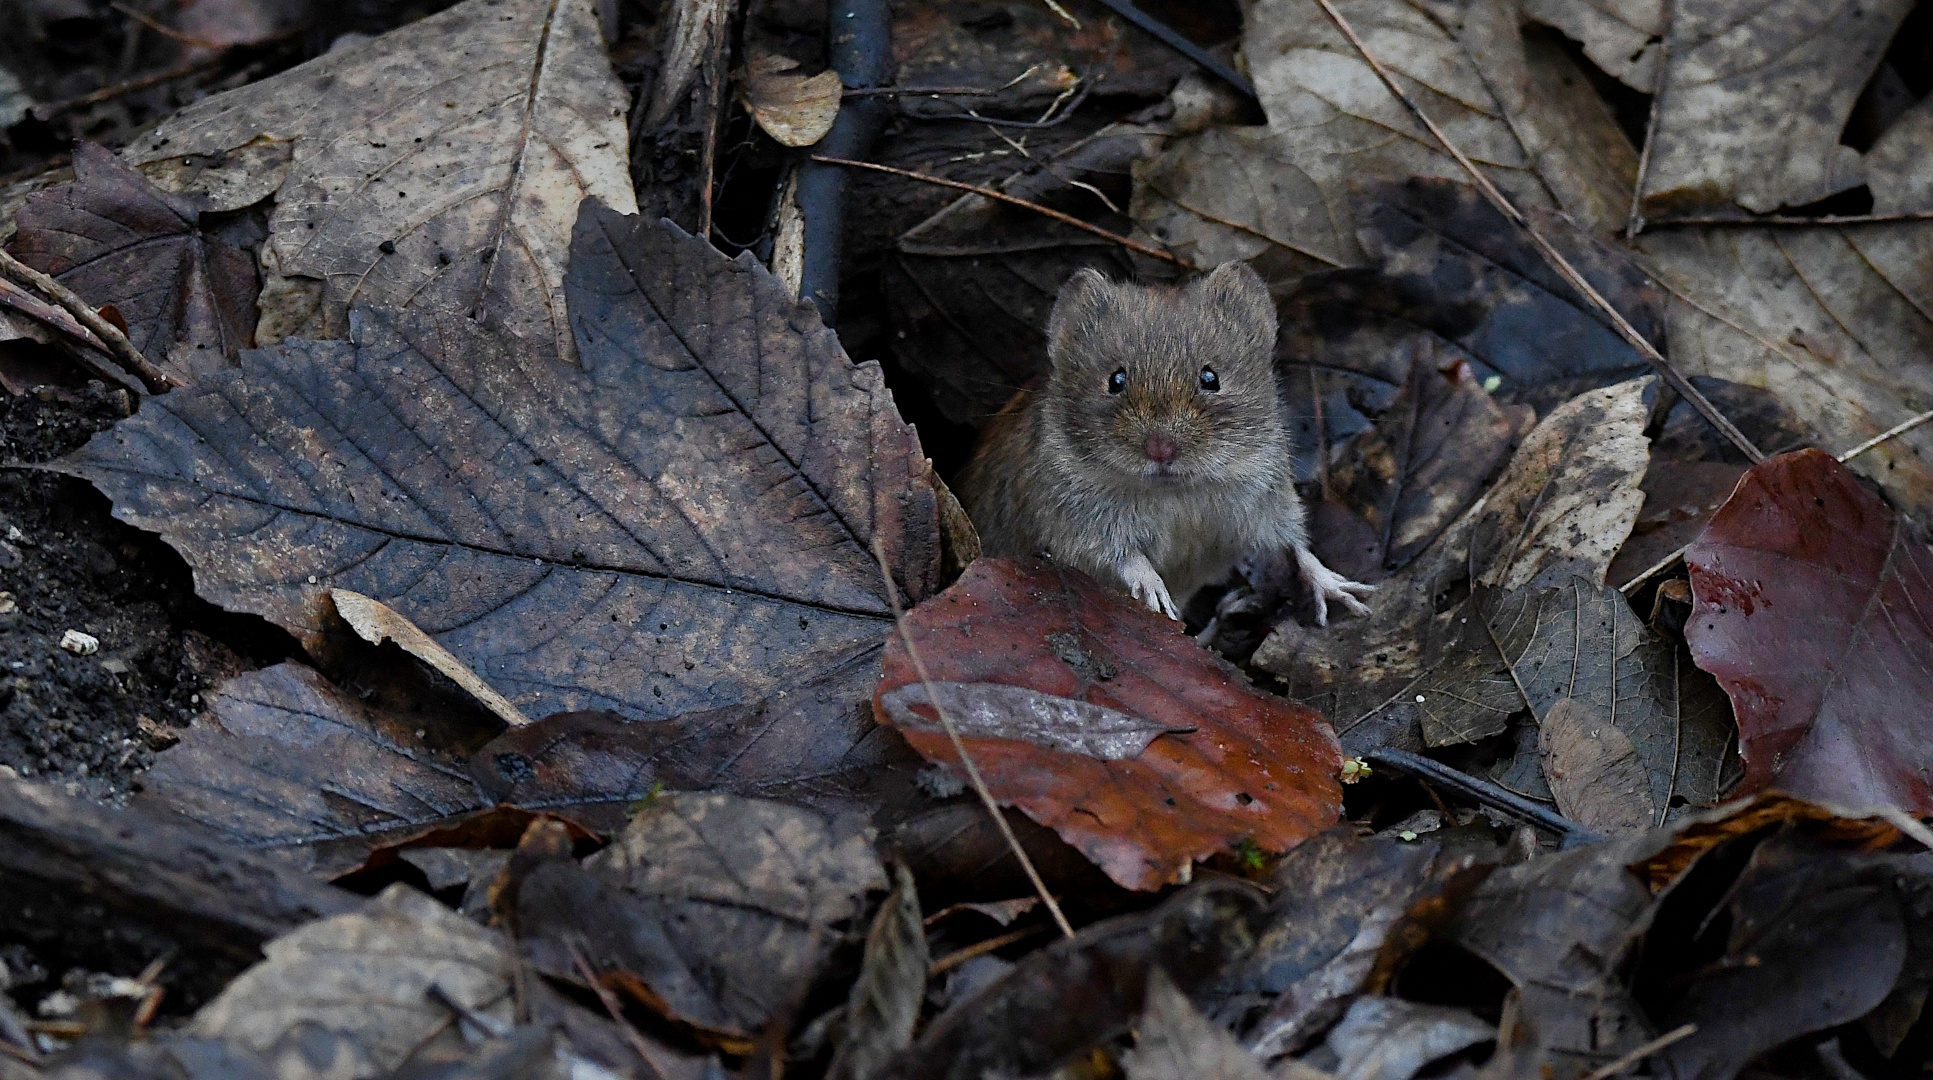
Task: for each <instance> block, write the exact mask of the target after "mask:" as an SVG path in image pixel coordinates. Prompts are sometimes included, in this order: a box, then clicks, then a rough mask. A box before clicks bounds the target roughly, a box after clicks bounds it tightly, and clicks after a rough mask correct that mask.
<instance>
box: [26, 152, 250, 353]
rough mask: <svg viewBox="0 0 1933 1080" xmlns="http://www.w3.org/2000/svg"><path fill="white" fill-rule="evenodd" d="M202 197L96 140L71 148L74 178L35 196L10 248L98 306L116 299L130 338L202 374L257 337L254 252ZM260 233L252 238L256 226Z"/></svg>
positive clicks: (244, 224) (239, 227)
mask: <svg viewBox="0 0 1933 1080" xmlns="http://www.w3.org/2000/svg"><path fill="white" fill-rule="evenodd" d="M200 204H201V200H198V199H195V198H192V197H189V196H184V195H175V194H170V193H169V192H166V191H163V190H161V189H159V188H157V187H155V186H154V185H153V184H151V183H149V182H148V180H147V179H146V178H144V177H143V176H142V175H141V174H140V173H138V172H135V171H134V170H133V169H131V168H129V167H128V166H126V165H124V164H122V163H121V162H120V160H119V159H117V158H116V157H115V156H114V155H113V154H112V153H111V152H109V151H107V150H105V149H102V148H101V147H100V146H97V145H95V144H94V143H88V142H84V143H81V144H80V145H79V146H78V147H76V148H75V151H74V182H73V183H71V184H63V185H61V186H60V187H56V188H52V189H49V190H47V191H43V192H40V193H38V194H35V195H32V196H29V197H28V199H27V201H26V202H25V204H23V205H22V206H21V208H20V212H19V214H18V215H17V217H16V218H15V221H16V222H17V224H18V225H19V231H18V232H16V233H15V234H14V237H13V240H12V241H11V242H9V244H8V245H7V246H8V248H9V250H11V251H12V252H13V253H14V255H15V256H16V257H17V258H19V259H20V261H22V262H24V263H26V264H27V265H29V266H31V267H33V268H34V269H36V270H39V271H41V272H43V273H47V274H51V275H53V277H54V278H55V280H57V281H59V282H61V283H62V284H64V285H66V286H67V287H68V288H70V289H73V290H74V291H75V292H76V293H78V294H80V295H81V296H82V297H83V298H85V299H86V300H87V301H88V302H89V303H91V304H96V305H99V304H113V305H114V306H115V307H116V308H117V309H119V310H120V312H121V315H122V317H123V318H125V319H126V320H127V324H128V325H127V334H128V340H129V341H130V342H132V343H133V345H134V347H135V348H137V349H139V350H141V351H142V353H143V354H145V355H147V356H148V357H149V358H150V359H152V360H155V361H163V360H165V361H166V362H167V363H168V364H169V366H170V367H172V368H173V369H174V370H175V371H176V372H178V373H180V374H182V375H185V376H188V377H189V378H200V377H202V376H204V375H206V374H208V373H210V372H213V371H217V370H220V369H222V368H225V367H227V366H229V365H231V364H233V363H234V362H235V358H236V355H237V354H238V353H239V352H240V350H242V349H245V348H248V347H249V346H251V345H253V344H254V343H255V293H256V282H255V259H254V256H253V255H252V254H251V253H250V252H248V251H245V250H243V249H242V248H241V247H239V246H237V244H236V240H238V239H239V240H244V241H252V240H256V239H258V238H259V237H260V235H261V233H260V230H259V228H258V227H255V226H252V225H251V224H250V223H249V222H248V221H247V220H246V219H243V220H239V221H235V222H232V223H231V225H230V227H229V228H226V229H224V228H222V225H221V222H220V221H219V220H218V219H212V220H211V216H210V215H209V214H207V213H205V212H204V210H203V207H202V206H201V205H200ZM251 230H253V236H250V235H249V233H250V231H251Z"/></svg>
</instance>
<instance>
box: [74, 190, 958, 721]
mask: <svg viewBox="0 0 1933 1080" xmlns="http://www.w3.org/2000/svg"><path fill="white" fill-rule="evenodd" d="M574 249H575V252H576V255H575V258H574V259H573V261H572V264H571V273H570V278H569V281H568V288H569V291H570V304H571V310H572V312H573V323H574V326H575V329H576V331H577V334H578V346H579V353H580V355H581V358H582V367H581V368H579V367H574V366H571V365H566V364H560V363H557V362H555V361H554V360H550V359H546V358H545V357H543V356H541V355H536V354H534V353H533V352H532V351H531V350H527V349H524V348H522V347H520V346H519V345H518V344H517V343H516V340H515V338H514V337H507V336H506V335H502V334H500V333H498V332H495V331H492V330H489V329H486V328H484V327H481V326H479V325H478V324H477V323H474V322H472V321H470V320H468V319H465V318H462V317H461V316H452V315H443V314H439V313H435V312H425V311H411V312H406V313H404V314H402V315H400V316H395V317H390V316H385V315H382V314H377V313H374V312H364V313H361V314H360V315H359V317H358V319H357V323H356V328H355V333H354V340H353V341H352V342H337V341H302V340H290V341H287V342H284V343H283V344H282V345H280V346H278V347H275V348H269V349H261V350H256V351H252V352H249V353H247V354H245V355H244V357H243V360H242V365H241V367H240V368H239V369H234V370H230V371H225V372H220V373H217V374H216V375H214V376H212V377H210V378H209V379H207V380H205V381H204V382H203V383H202V384H200V385H198V386H197V387H195V388H193V389H192V390H185V391H177V392H175V393H172V394H168V395H165V396H164V397H160V398H156V399H154V401H153V402H152V403H151V404H150V405H148V406H146V407H144V408H142V410H141V411H140V413H139V414H138V415H136V416H135V417H133V418H131V419H129V420H127V421H124V422H123V423H122V424H120V425H118V426H117V427H115V428H114V429H112V430H110V431H108V432H104V433H102V434H101V435H99V436H97V437H96V438H95V439H94V441H92V442H91V443H89V444H88V445H87V446H86V447H85V448H83V449H82V450H80V451H78V452H77V453H75V454H73V455H71V456H69V457H68V458H66V459H63V460H62V461H61V462H60V463H59V464H58V465H57V468H59V469H61V470H63V471H66V472H69V473H72V474H74V475H78V476H83V477H86V478H87V479H89V480H92V481H93V482H94V483H95V485H96V486H98V487H99V488H100V489H101V490H102V491H104V492H105V493H107V494H108V496H109V497H110V498H111V499H113V500H114V502H115V504H116V506H115V513H116V515H117V516H119V517H120V518H121V519H122V520H125V521H129V522H132V523H134V524H136V525H138V526H141V527H143V528H147V529H150V530H152V531H155V532H159V533H161V534H162V535H163V537H164V538H165V539H166V540H167V541H168V542H169V543H170V544H172V545H173V546H174V547H175V548H176V550H178V551H180V552H181V553H182V554H183V556H185V557H186V558H187V559H188V561H189V563H190V564H191V565H192V566H193V567H194V569H195V580H196V588H197V589H198V591H199V592H200V593H201V594H202V595H203V596H204V597H206V598H208V599H210V600H212V601H213V602H215V603H217V604H220V605H222V606H224V607H226V608H229V609H231V610H239V611H248V612H253V613H255V614H258V615H262V616H264V617H266V618H268V619H270V620H271V621H273V622H275V623H277V624H279V625H281V626H283V627H285V628H287V629H288V630H290V631H291V632H293V633H294V634H296V635H297V636H298V637H299V638H302V639H304V640H306V641H310V642H314V641H315V640H316V638H317V636H318V635H319V634H320V633H321V632H322V629H323V612H324V611H325V610H326V605H325V604H324V601H325V598H326V597H325V594H326V593H327V591H328V590H329V589H331V588H343V589H349V590H352V591H354V592H358V593H362V594H364V595H365V596H369V597H372V598H374V599H376V600H379V601H381V602H382V603H384V604H386V605H388V606H389V607H391V608H394V609H395V610H396V611H398V612H400V613H401V614H402V615H403V616H404V617H406V618H408V619H409V620H411V621H412V622H414V623H415V624H416V625H417V626H419V627H421V628H422V629H423V630H424V631H425V632H427V633H428V634H429V635H430V636H431V637H433V638H435V639H436V641H437V642H438V643H440V644H441V645H442V646H443V647H444V648H447V649H448V650H450V652H452V653H454V654H455V655H456V656H457V657H458V658H459V659H460V660H461V661H462V662H463V663H465V664H466V665H468V666H469V667H470V668H471V669H472V670H473V671H475V672H476V673H477V674H478V675H480V676H481V677H482V678H483V679H484V680H485V681H486V682H488V683H489V684H490V685H491V686H494V687H496V688H497V689H498V690H499V691H500V692H502V693H503V695H504V696H505V697H507V698H508V699H510V700H511V701H512V702H514V703H515V704H516V705H517V706H518V707H519V708H521V709H522V710H523V711H524V712H525V713H526V714H527V715H534V716H541V715H544V714H546V713H550V712H556V711H562V710H566V709H582V708H605V709H612V710H615V711H617V712H620V713H623V714H625V715H627V716H630V717H633V718H637V717H665V716H672V715H675V714H678V713H681V712H687V711H690V710H694V709H706V708H717V707H722V706H726V705H733V704H737V703H739V702H742V701H748V700H754V699H756V698H758V697H762V696H764V695H766V694H767V693H770V692H772V691H775V690H777V689H780V688H788V687H792V686H796V685H798V684H800V683H802V682H805V681H807V680H809V679H811V678H813V677H815V676H817V675H819V674H821V673H823V672H826V671H830V670H833V669H835V668H838V667H840V666H842V665H844V664H846V663H848V662H849V661H851V660H852V659H853V658H854V657H856V656H860V655H862V654H865V653H867V652H870V651H872V650H876V649H877V648H878V647H879V644H880V639H881V637H882V636H883V635H884V633H885V631H886V629H887V628H888V627H889V626H890V625H891V619H892V609H891V607H890V605H889V604H888V602H887V600H886V596H885V584H884V582H883V581H882V579H881V576H880V571H879V566H878V564H877V563H876V562H875V561H874V558H873V555H872V553H871V548H872V545H873V542H874V540H875V539H877V540H879V541H880V542H881V543H882V544H883V545H884V547H885V550H886V554H887V560H888V562H889V563H890V565H891V566H892V568H893V573H894V575H895V577H896V578H897V579H898V585H899V587H900V588H901V589H902V590H904V591H905V592H906V593H908V594H910V595H912V596H914V597H916V598H917V597H923V596H925V595H926V594H927V593H929V592H931V591H932V590H933V588H934V586H935V584H936V579H937V576H938V572H939V546H938V540H937V524H936V521H937V511H936V509H935V493H934V489H933V487H932V484H931V481H930V480H929V479H928V478H927V475H928V474H927V472H926V466H925V459H924V458H923V457H922V456H921V454H920V450H919V441H918V438H917V437H916V436H915V435H914V433H913V431H912V429H911V428H910V427H908V426H907V425H906V424H905V423H904V422H903V421H902V420H901V419H900V418H899V415H898V413H897V412H896V411H895V410H894V408H893V404H892V398H891V396H890V394H889V393H888V392H887V390H886V386H885V383H884V381H883V380H882V378H881V376H880V372H879V368H878V367H877V365H874V364H860V365H855V364H853V363H852V362H851V361H850V360H848V359H847V358H846V356H845V354H844V353H843V352H842V351H841V350H840V348H839V343H838V341H837V339H836V338H835V337H834V336H833V335H832V333H831V331H829V330H827V329H826V328H825V327H824V326H823V325H821V324H820V322H819V319H818V316H817V314H816V313H814V312H812V311H811V310H810V309H809V308H805V307H801V306H800V305H799V304H798V303H797V301H794V300H793V299H791V298H790V297H789V296H788V295H787V294H786V293H785V290H784V288H783V286H781V285H780V284H779V282H778V281H776V280H775V279H773V278H772V276H771V275H770V274H769V273H767V272H766V271H765V269H764V268H763V267H760V266H758V265H757V264H756V263H754V262H752V261H751V260H750V259H749V258H742V259H740V260H738V261H732V260H728V259H726V258H725V257H724V256H722V255H719V254H718V253H717V251H716V250H714V249H713V248H712V247H711V246H710V245H708V244H706V243H704V242H703V241H701V240H696V239H693V238H692V237H690V236H687V235H685V234H684V233H682V232H679V231H678V230H677V228H676V227H675V226H672V225H670V224H669V223H649V222H645V221H643V220H641V219H639V218H635V217H629V218H627V217H625V216H623V215H620V214H617V213H615V212H613V211H610V210H608V209H606V208H603V207H602V206H597V205H594V204H593V205H587V207H586V209H585V212H584V214H583V215H582V217H581V219H580V221H579V225H578V229H577V237H576V241H575V244H574Z"/></svg>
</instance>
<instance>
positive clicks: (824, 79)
mask: <svg viewBox="0 0 1933 1080" xmlns="http://www.w3.org/2000/svg"><path fill="white" fill-rule="evenodd" d="M798 66H799V62H798V61H797V60H793V59H791V58H790V57H785V56H774V55H772V54H771V53H762V52H754V53H753V54H752V56H751V58H750V59H749V60H747V61H746V62H745V71H744V75H743V77H742V79H741V80H740V84H739V100H740V101H742V102H744V103H745V108H746V110H747V111H748V112H750V113H751V114H752V119H754V120H757V121H758V126H759V127H761V128H763V129H764V130H765V133H766V134H767V135H770V136H771V137H772V138H773V139H774V140H775V141H776V142H778V144H779V145H780V146H811V145H812V144H813V143H816V142H818V141H819V140H820V139H823V138H825V136H826V132H828V131H831V130H832V122H833V121H834V120H835V119H837V118H838V116H839V97H840V95H841V94H842V93H843V92H844V91H845V86H844V84H842V83H841V82H840V81H839V73H838V72H836V71H821V72H820V73H818V74H817V75H795V74H792V70H793V69H794V68H796V67H798Z"/></svg>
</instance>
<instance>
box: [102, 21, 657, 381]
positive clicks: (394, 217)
mask: <svg viewBox="0 0 1933 1080" xmlns="http://www.w3.org/2000/svg"><path fill="white" fill-rule="evenodd" d="M627 104H628V102H627V99H626V95H625V93H624V89H623V87H622V85H621V84H619V83H618V81H617V78H616V76H615V75H613V74H612V72H611V68H610V62H609V61H608V59H606V57H605V52H604V47H603V41H602V36H601V32H600V30H599V28H598V19H597V12H596V9H595V5H594V4H593V3H591V2H590V0H565V2H562V3H552V2H550V0H510V2H485V0H469V2H468V3H464V4H459V5H457V6H456V7H453V8H450V9H449V10H447V11H444V12H440V13H438V14H436V15H433V16H430V17H429V18H427V19H423V20H421V21H419V22H416V23H414V24H412V25H410V26H407V27H404V28H402V29H400V30H397V31H394V32H392V33H389V34H385V35H383V36H382V37H381V38H379V39H376V40H374V41H368V42H364V43H362V44H360V45H357V46H355V47H353V48H346V49H342V50H340V51H335V52H330V53H329V54H327V55H325V56H322V57H320V58H318V59H316V60H312V61H310V62H309V63H307V64H304V65H302V66H301V67H298V68H296V69H294V70H292V71H288V72H284V73H283V74H281V75H279V76H276V77H274V78H271V79H264V80H262V81H261V82H257V83H252V84H250V85H248V86H245V87H242V88H240V89H238V90H232V91H229V92H228V93H226V94H220V95H216V96H213V97H210V98H208V99H206V100H205V101H202V102H200V103H198V104H196V105H194V106H191V107H190V108H187V109H184V110H182V111H181V112H179V113H177V114H175V115H174V116H173V117H170V118H169V119H168V120H167V121H165V122H164V123H163V124H162V125H161V126H160V127H158V128H156V129H155V130H154V131H153V132H151V133H149V134H148V135H147V136H145V137H143V138H142V139H140V140H139V141H137V142H136V143H135V144H134V145H133V146H131V147H130V148H129V149H128V152H127V160H128V162H129V163H130V164H133V165H142V164H146V163H149V162H155V161H158V160H159V159H162V158H177V157H182V156H184V155H221V154H225V153H228V152H230V151H233V150H237V149H239V148H242V147H246V146H248V145H249V144H251V143H257V141H258V140H262V141H267V142H271V143H287V144H291V147H290V148H291V151H292V156H291V158H290V159H288V161H287V162H286V164H285V165H283V166H281V167H280V168H271V169H270V170H269V171H268V172H267V173H266V174H264V175H263V176H262V177H261V179H260V180H259V181H257V183H258V184H259V185H260V190H261V191H262V192H263V193H267V192H270V191H272V192H274V193H275V206H274V210H273V211H272V213H271V215H270V218H269V235H268V240H267V241H266V250H265V252H264V261H263V265H264V267H265V268H266V270H267V271H268V283H267V286H266V292H265V295H264V298H263V301H262V305H263V309H264V310H263V319H262V324H261V326H260V327H258V328H257V329H258V332H259V334H260V336H261V338H262V340H263V341H264V342H265V343H267V342H272V341H278V340H280V339H281V338H283V337H284V336H287V335H291V334H296V335H301V336H305V337H327V338H342V337H348V336H349V334H350V326H349V310H350V308H351V307H353V306H355V305H358V304H363V305H371V306H375V307H380V308H382V309H384V310H386V311H389V312H393V313H400V312H401V311H404V310H432V311H441V312H450V313H456V314H461V315H464V316H467V317H472V318H481V319H483V320H485V321H486V322H488V323H489V324H490V325H492V326H493V327H495V328H497V329H500V330H501V331H503V332H504V333H506V334H508V335H509V336H510V337H512V338H514V339H515V340H516V341H518V342H519V343H520V344H521V346H522V347H523V348H525V349H529V350H533V351H534V353H535V355H536V356H538V357H547V358H552V359H564V360H569V359H572V358H573V357H575V356H576V345H575V342H574V341H573V340H572V336H571V327H570V325H569V323H568V322H567V321H566V315H565V295H564V269H565V264H566V262H567V259H568V255H569V252H570V249H571V226H572V224H573V223H574V222H575V221H576V220H577V209H578V203H579V202H580V201H581V200H584V199H586V198H595V199H598V200H601V201H602V202H603V203H604V204H605V205H606V206H611V207H615V208H617V209H619V210H621V211H631V210H634V209H635V207H636V202H635V200H634V199H633V198H632V194H631V185H630V178H629V174H628V170H627V168H626V155H625V148H626V146H627V145H628V140H627V139H626V137H625V126H624V115H625V111H626V107H627ZM251 171H252V170H251ZM251 179H253V178H251ZM251 194H252V193H251ZM259 197H260V195H256V196H255V198H259ZM248 201H250V202H253V201H254V199H253V198H251V199H249V200H248ZM222 208H224V209H227V208H230V207H222Z"/></svg>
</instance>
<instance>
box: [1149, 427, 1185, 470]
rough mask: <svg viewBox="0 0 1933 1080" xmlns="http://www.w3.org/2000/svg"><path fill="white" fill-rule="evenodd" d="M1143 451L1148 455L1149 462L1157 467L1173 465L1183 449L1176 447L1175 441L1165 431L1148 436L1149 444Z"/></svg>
mask: <svg viewBox="0 0 1933 1080" xmlns="http://www.w3.org/2000/svg"><path fill="white" fill-rule="evenodd" d="M1142 449H1143V450H1144V451H1145V452H1146V453H1147V455H1148V460H1149V461H1152V462H1154V463H1155V464H1157V465H1168V464H1171V463H1173V461H1174V460H1175V455H1176V454H1179V453H1180V452H1181V447H1179V446H1177V445H1175V441H1174V439H1172V438H1170V437H1169V436H1168V434H1167V432H1163V431H1156V432H1153V433H1151V434H1150V435H1149V436H1148V441H1147V444H1146V445H1145V446H1143V447H1142Z"/></svg>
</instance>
